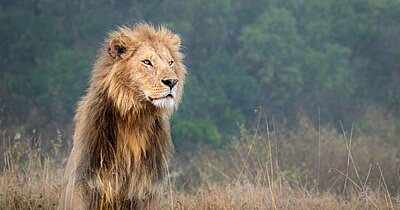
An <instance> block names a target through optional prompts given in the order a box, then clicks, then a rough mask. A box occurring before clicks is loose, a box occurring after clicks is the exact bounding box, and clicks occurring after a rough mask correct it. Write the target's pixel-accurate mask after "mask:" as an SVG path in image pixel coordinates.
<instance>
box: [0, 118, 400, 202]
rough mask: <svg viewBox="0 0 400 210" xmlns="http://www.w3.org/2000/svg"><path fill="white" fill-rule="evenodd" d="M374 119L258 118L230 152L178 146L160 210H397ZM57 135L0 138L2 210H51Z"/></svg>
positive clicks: (386, 130) (60, 158) (387, 154)
mask: <svg viewBox="0 0 400 210" xmlns="http://www.w3.org/2000/svg"><path fill="white" fill-rule="evenodd" d="M260 116H261V115H260ZM378 116H379V113H373V112H372V114H371V116H369V117H372V118H373V119H376V120H375V121H374V122H376V123H383V122H385V123H384V124H380V126H375V127H374V126H370V125H363V126H367V127H368V126H370V127H371V128H374V129H369V131H368V130H367V131H365V132H360V133H358V132H357V129H356V126H352V127H350V128H348V129H345V128H343V130H342V131H341V132H339V131H338V130H337V129H334V128H332V127H329V126H319V125H318V122H317V123H313V122H312V121H311V120H309V119H307V118H301V120H300V122H299V125H298V126H297V127H294V128H293V127H292V128H289V127H288V126H285V125H284V124H279V125H278V123H275V122H274V121H273V120H270V121H269V122H268V123H266V122H264V121H266V120H265V118H264V120H263V119H262V118H263V117H260V119H261V120H260V121H259V122H258V125H257V128H256V129H254V130H247V129H245V128H244V127H241V128H240V131H241V132H240V135H239V136H238V137H234V138H233V139H232V141H231V142H232V143H231V144H230V145H229V146H226V147H223V148H219V149H215V148H211V147H210V146H207V145H195V146H193V147H194V149H192V150H191V152H182V151H179V147H178V151H177V154H176V156H177V157H176V159H175V164H174V166H173V167H171V168H170V170H169V172H168V182H167V183H166V185H165V190H164V193H163V195H164V196H163V199H162V200H161V203H160V209H400V203H399V200H398V199H399V194H398V192H399V190H400V186H399V183H400V182H399V180H400V178H399V175H398V173H397V170H398V167H399V160H398V157H399V154H398V153H399V152H398V148H397V147H395V146H393V145H394V144H395V143H393V142H396V139H397V138H396V136H395V134H394V133H393V132H391V122H390V117H389V118H387V117H378ZM317 121H318V120H317ZM57 134H58V135H57V138H55V139H54V140H50V141H48V142H49V143H51V145H52V146H51V148H47V149H43V147H42V146H41V145H42V144H43V141H44V140H43V139H41V137H40V135H39V134H36V133H33V134H30V135H27V134H26V133H24V132H22V131H15V132H13V134H12V135H11V134H9V133H7V132H5V131H2V137H1V142H0V144H1V147H0V148H1V149H2V155H3V161H2V163H1V164H0V166H1V167H2V171H1V173H0V209H55V208H56V206H57V202H58V198H59V194H60V190H61V187H60V184H61V183H60V180H61V177H62V172H63V167H64V165H65V161H66V157H65V156H66V153H65V152H62V150H61V145H62V144H63V141H67V140H66V139H63V136H62V135H61V133H60V132H57ZM391 141H392V143H391ZM40 142H42V143H40ZM49 143H47V144H49ZM194 151H196V152H194ZM64 153H65V154H64Z"/></svg>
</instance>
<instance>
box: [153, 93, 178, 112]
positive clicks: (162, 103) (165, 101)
mask: <svg viewBox="0 0 400 210" xmlns="http://www.w3.org/2000/svg"><path fill="white" fill-rule="evenodd" d="M151 103H153V104H154V106H156V107H158V108H162V109H173V108H174V106H175V101H174V98H173V97H169V96H167V97H163V98H159V99H154V100H152V101H151Z"/></svg>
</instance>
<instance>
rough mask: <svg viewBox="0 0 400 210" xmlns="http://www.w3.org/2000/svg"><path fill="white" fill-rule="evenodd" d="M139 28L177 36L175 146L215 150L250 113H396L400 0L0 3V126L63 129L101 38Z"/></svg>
mask: <svg viewBox="0 0 400 210" xmlns="http://www.w3.org/2000/svg"><path fill="white" fill-rule="evenodd" d="M137 21H148V22H153V23H154V24H160V23H165V24H166V25H167V26H168V27H170V28H172V29H173V31H175V32H177V33H179V34H180V35H181V36H182V40H183V46H184V47H183V51H184V53H185V54H186V61H185V64H186V65H187V66H188V71H189V74H188V79H187V85H186V89H185V93H184V98H183V103H182V106H181V107H180V110H179V112H178V113H177V114H176V115H175V117H174V121H173V123H172V125H173V132H174V134H173V135H174V139H175V141H178V142H189V141H190V142H192V143H193V142H202V143H210V144H214V145H223V144H225V143H226V142H227V141H228V140H229V139H231V136H232V135H237V134H238V131H237V130H238V129H237V126H238V125H240V124H246V123H247V124H248V123H251V122H253V121H254V120H253V119H254V112H253V110H254V109H255V108H256V107H258V106H263V107H264V108H265V109H266V110H267V114H274V115H276V116H279V117H278V118H280V119H287V120H288V121H289V122H296V119H295V118H296V116H297V113H298V112H304V113H305V114H306V115H308V116H309V117H315V115H316V112H317V110H318V107H320V109H321V116H323V118H324V120H323V121H324V122H326V123H331V124H337V122H338V121H339V120H343V121H344V122H351V121H354V120H356V119H361V120H363V119H365V118H364V113H365V110H367V109H368V107H370V106H371V104H373V105H376V106H378V107H381V108H380V109H382V110H385V112H387V113H392V114H394V115H393V116H395V118H396V119H398V116H399V115H400V109H399V107H400V85H399V84H400V73H399V69H400V62H399V58H400V50H399V49H400V42H398V37H399V36H400V1H398V0H368V1H362V0H355V1H345V0H338V1H329V0H311V1H310V0H307V1H306V0H288V1H275V0H268V1H262V0H256V1H239V0H217V1H208V2H204V1H200V0H189V1H177V0H176V1H161V0H152V1H138V0H134V1H105V0H90V1H82V0H74V1H57V2H56V1H48V0H46V1H45V0H36V1H22V0H18V1H2V2H1V3H0V34H1V35H0V36H1V37H0V40H1V48H2V50H1V51H0V55H1V56H0V75H1V76H0V107H2V110H3V111H2V113H4V116H2V119H3V120H2V125H7V126H10V127H12V126H13V125H16V124H25V125H30V126H32V127H46V126H47V125H49V124H53V125H54V124H55V125H58V126H60V127H62V126H68V125H69V124H70V123H71V117H72V115H73V111H74V108H75V104H76V101H77V100H78V99H79V97H80V96H81V95H82V94H83V91H84V90H85V87H86V86H87V82H88V76H89V72H90V68H91V64H92V63H93V60H94V55H95V54H96V49H98V48H99V46H100V44H101V41H102V40H103V39H104V37H105V34H106V32H107V31H109V30H111V29H113V28H116V26H117V25H122V24H131V23H134V22H137ZM394 121H395V122H397V123H398V120H397V121H396V120H394ZM32 124H33V125H32Z"/></svg>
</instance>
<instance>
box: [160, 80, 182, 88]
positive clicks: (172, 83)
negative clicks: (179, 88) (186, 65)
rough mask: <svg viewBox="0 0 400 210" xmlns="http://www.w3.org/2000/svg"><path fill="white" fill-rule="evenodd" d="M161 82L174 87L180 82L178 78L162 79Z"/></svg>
mask: <svg viewBox="0 0 400 210" xmlns="http://www.w3.org/2000/svg"><path fill="white" fill-rule="evenodd" d="M161 82H162V83H164V85H166V86H168V87H169V88H171V89H172V88H173V87H175V85H176V84H177V83H178V80H177V79H162V80H161Z"/></svg>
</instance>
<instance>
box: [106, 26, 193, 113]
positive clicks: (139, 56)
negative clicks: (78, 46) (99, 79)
mask: <svg viewBox="0 0 400 210" xmlns="http://www.w3.org/2000/svg"><path fill="white" fill-rule="evenodd" d="M179 48H180V38H179V36H178V35H176V34H173V33H171V31H169V30H168V29H166V28H164V27H159V28H154V27H153V26H151V25H148V24H138V25H136V26H134V27H132V28H128V27H121V28H119V29H118V30H117V31H114V32H112V33H110V35H109V38H108V39H107V41H106V46H105V49H106V52H105V51H104V52H103V57H104V56H106V57H107V59H105V60H103V61H106V62H105V64H104V63H103V65H107V66H108V68H100V69H107V71H109V72H103V74H101V75H103V76H104V78H105V79H106V82H105V83H107V84H105V86H108V95H109V96H110V97H111V98H112V99H113V101H114V102H115V104H116V105H117V106H118V107H119V108H120V109H121V110H122V111H128V110H130V109H132V108H133V109H138V108H143V107H146V106H147V107H148V106H154V107H155V108H158V109H167V110H173V109H174V108H176V107H177V105H178V104H179V102H180V99H181V96H182V91H183V84H184V79H185V74H186V70H185V67H184V65H183V64H182V62H181V61H182V57H183V56H182V54H181V53H180V52H179ZM106 53H107V54H108V55H106Z"/></svg>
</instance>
